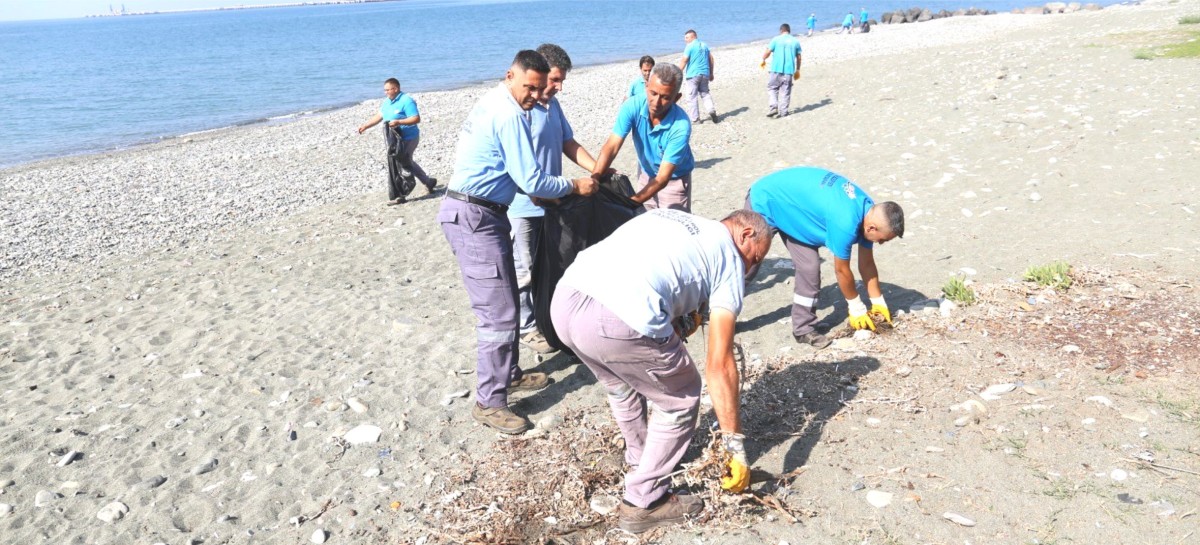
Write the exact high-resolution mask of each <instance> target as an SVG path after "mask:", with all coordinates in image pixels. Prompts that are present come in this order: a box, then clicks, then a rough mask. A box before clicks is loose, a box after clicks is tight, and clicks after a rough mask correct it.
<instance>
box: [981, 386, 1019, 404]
mask: <svg viewBox="0 0 1200 545" xmlns="http://www.w3.org/2000/svg"><path fill="white" fill-rule="evenodd" d="M1016 389H1017V385H1016V384H1012V383H1004V384H993V385H991V386H988V387H987V388H986V389H985V390H984V391H982V392H979V397H982V398H984V399H986V400H988V401H995V400H997V399H1000V396H1002V395H1004V394H1007V393H1009V392H1011V391H1013V390H1016Z"/></svg>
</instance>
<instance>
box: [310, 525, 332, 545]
mask: <svg viewBox="0 0 1200 545" xmlns="http://www.w3.org/2000/svg"><path fill="white" fill-rule="evenodd" d="M326 539H329V532H326V531H325V529H324V528H317V529H316V530H313V533H312V537H310V538H308V540H309V541H311V542H313V543H317V544H318V545H320V544H321V543H325V540H326Z"/></svg>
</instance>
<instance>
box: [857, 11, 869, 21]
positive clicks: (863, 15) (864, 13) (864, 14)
mask: <svg viewBox="0 0 1200 545" xmlns="http://www.w3.org/2000/svg"><path fill="white" fill-rule="evenodd" d="M858 22H859V23H865V22H867V10H865V9H864V10H863V11H862V13H860V14H858Z"/></svg>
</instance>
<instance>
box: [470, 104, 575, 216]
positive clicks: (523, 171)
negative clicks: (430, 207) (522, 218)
mask: <svg viewBox="0 0 1200 545" xmlns="http://www.w3.org/2000/svg"><path fill="white" fill-rule="evenodd" d="M529 125H530V114H529V113H528V112H526V111H524V110H522V109H521V106H520V105H518V104H517V101H516V100H514V99H513V97H512V93H511V92H509V90H508V87H505V86H504V84H500V85H498V86H496V87H495V88H494V89H492V90H491V91H488V92H487V94H485V95H483V98H480V99H479V102H477V103H475V107H474V108H473V109H472V110H471V113H470V114H469V115H468V116H467V120H466V121H465V122H463V126H462V131H461V132H459V135H458V152H457V156H456V158H455V161H454V175H453V176H451V177H450V183H449V184H447V186H446V187H447V188H449V189H452V190H454V191H458V192H460V193H466V194H468V195H474V196H476V197H480V198H483V199H487V200H489V201H492V202H495V203H500V204H509V203H511V202H512V200H513V196H514V195H516V194H517V190H518V189H520V190H521V191H523V192H525V193H527V194H529V195H532V196H534V197H546V198H550V199H556V198H558V197H562V196H563V195H566V194H568V193H570V192H571V190H572V189H573V188H574V184H572V183H571V180H570V179H568V178H564V177H562V176H551V175H549V174H547V173H546V172H545V171H544V170H543V169H542V168H541V167H540V166H539V165H538V162H537V156H536V155H534V151H533V136H532V135H531V134H530V127H529Z"/></svg>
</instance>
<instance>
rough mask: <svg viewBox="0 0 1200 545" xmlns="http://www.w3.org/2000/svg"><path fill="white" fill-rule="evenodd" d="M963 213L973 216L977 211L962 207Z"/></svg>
mask: <svg viewBox="0 0 1200 545" xmlns="http://www.w3.org/2000/svg"><path fill="white" fill-rule="evenodd" d="M962 215H964V216H966V217H968V218H969V217H971V216H974V215H975V213H974V212H971V209H970V208H963V209H962Z"/></svg>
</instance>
